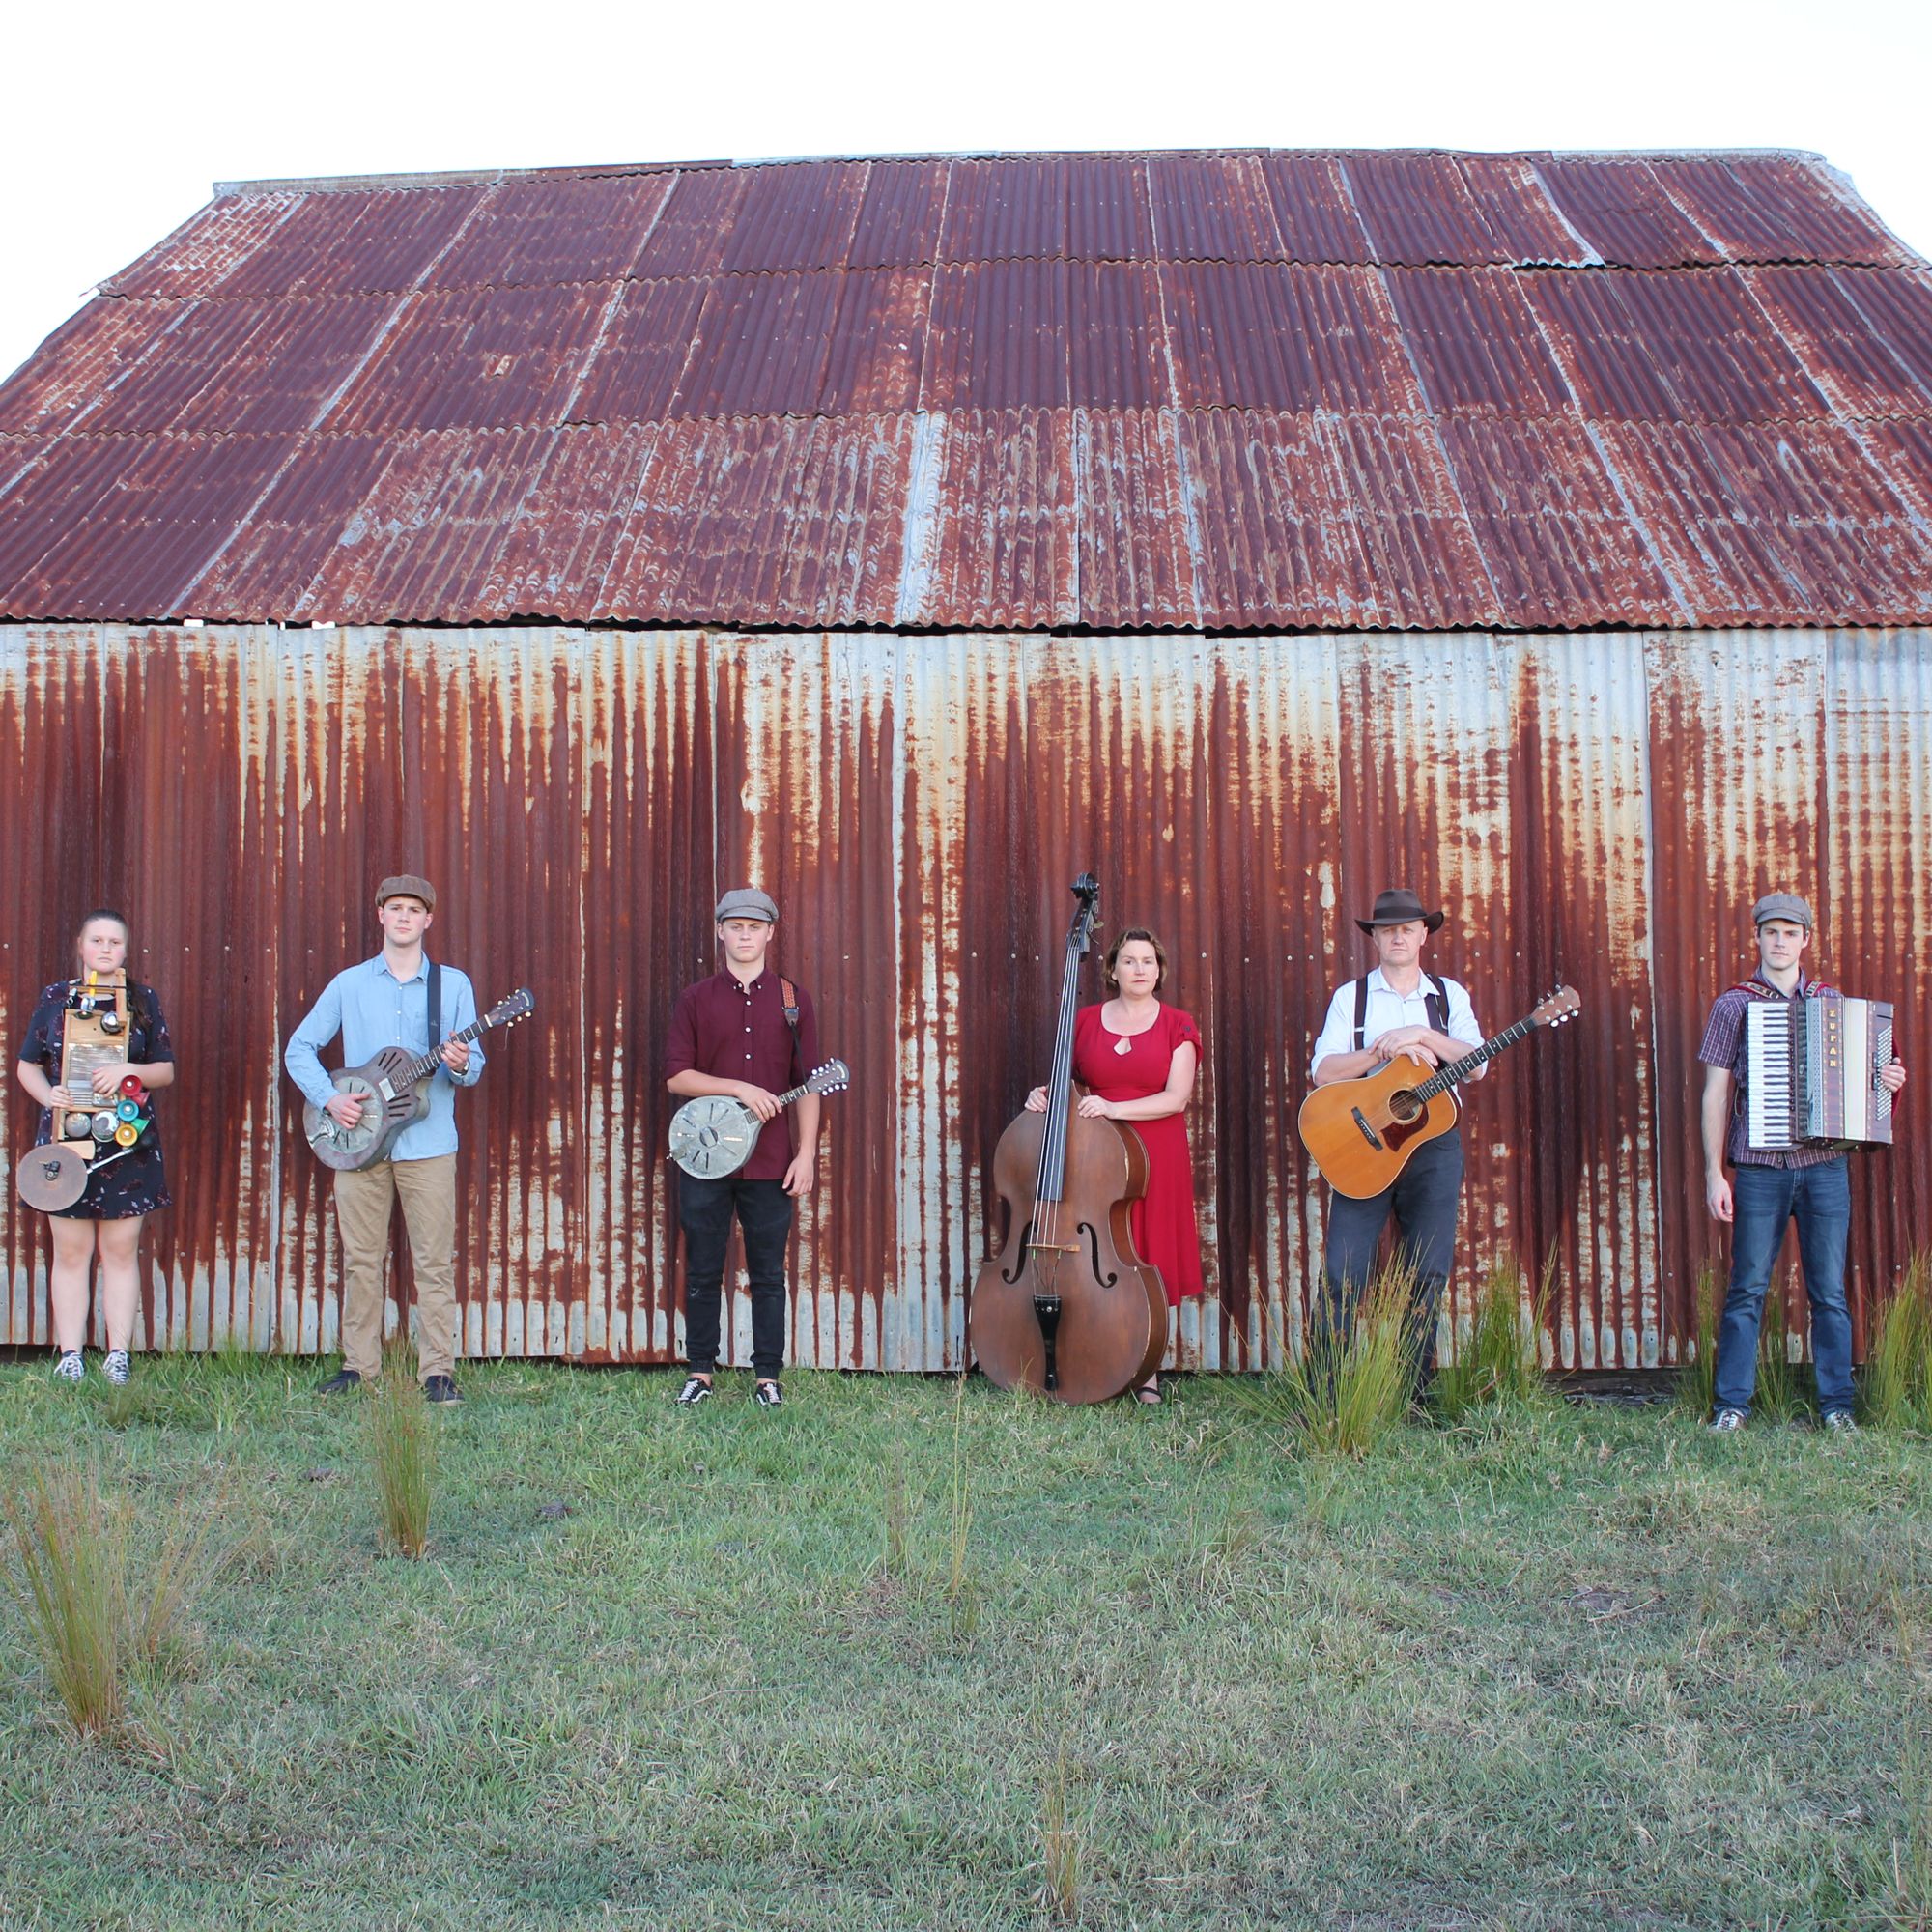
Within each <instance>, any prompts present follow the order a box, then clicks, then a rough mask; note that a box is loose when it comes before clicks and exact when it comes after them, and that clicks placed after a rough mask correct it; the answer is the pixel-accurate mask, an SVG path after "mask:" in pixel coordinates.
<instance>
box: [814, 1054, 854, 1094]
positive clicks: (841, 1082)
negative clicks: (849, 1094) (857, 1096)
mask: <svg viewBox="0 0 1932 1932" xmlns="http://www.w3.org/2000/svg"><path fill="white" fill-rule="evenodd" d="M851 1084H852V1069H851V1068H850V1067H849V1066H847V1065H845V1063H844V1062H843V1061H842V1060H828V1061H827V1062H826V1063H825V1065H823V1066H821V1067H820V1068H819V1069H818V1071H817V1072H816V1073H814V1074H812V1076H811V1077H810V1079H809V1080H808V1081H807V1082H806V1083H805V1091H806V1092H807V1093H808V1094H842V1093H843V1092H844V1091H845V1090H846V1088H848V1087H849V1086H851Z"/></svg>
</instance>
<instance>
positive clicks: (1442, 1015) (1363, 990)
mask: <svg viewBox="0 0 1932 1932" xmlns="http://www.w3.org/2000/svg"><path fill="white" fill-rule="evenodd" d="M1422 977H1423V978H1424V979H1425V980H1428V981H1429V983H1430V985H1431V986H1432V987H1433V988H1434V989H1435V990H1434V991H1433V992H1428V993H1425V994H1423V996H1422V1009H1423V1011H1424V1012H1426V1013H1427V1014H1428V1015H1429V1024H1430V1025H1431V1026H1432V1027H1434V1028H1435V1031H1436V1032H1437V1033H1447V1032H1448V1031H1449V988H1448V987H1447V986H1445V985H1444V984H1443V983H1442V981H1441V980H1438V979H1437V978H1436V977H1435V974H1434V973H1424V974H1423V976H1422ZM1368 1027H1369V976H1368V975H1367V974H1366V973H1364V974H1363V975H1362V977H1361V978H1360V979H1359V980H1356V981H1355V1051H1356V1052H1357V1053H1360V1052H1361V1050H1362V1048H1363V1046H1364V1045H1365V1044H1366V1043H1367V1042H1366V1035H1367V1033H1368Z"/></svg>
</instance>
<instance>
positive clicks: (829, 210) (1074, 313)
mask: <svg viewBox="0 0 1932 1932" xmlns="http://www.w3.org/2000/svg"><path fill="white" fill-rule="evenodd" d="M1928 417H1932V275H1928V273H1927V271H1926V269H1925V266H1924V265H1923V264H1922V263H1920V262H1918V259H1917V258H1916V257H1914V256H1912V255H1911V254H1910V253H1909V252H1908V251H1907V250H1905V249H1904V248H1902V247H1901V246H1900V245H1899V244H1898V243H1897V242H1896V241H1894V240H1893V239H1892V238H1891V237H1890V236H1889V235H1887V234H1886V232H1885V231H1884V229H1883V228H1882V227H1881V226H1880V225H1879V223H1878V222H1877V221H1876V220H1875V219H1874V217H1873V216H1872V215H1871V213H1870V212H1869V211H1868V210H1867V209H1866V208H1865V207H1864V206H1863V204H1862V203H1861V202H1860V201H1859V200H1858V198H1857V196H1856V194H1855V193H1854V192H1853V191H1852V189H1851V188H1850V186H1849V185H1848V184H1847V183H1846V182H1845V181H1844V179H1843V178H1842V177H1841V176H1839V175H1837V174H1836V173H1835V172H1834V171H1833V170H1832V169H1831V168H1830V167H1828V166H1827V165H1826V164H1825V163H1823V162H1822V161H1820V160H1818V159H1817V158H1816V157H1813V156H1800V155H1785V154H1726V155H1697V154H1692V155H1642V156H1639V155H1588V156H1581V155H1550V154H1520V155H1457V154H1449V153H1442V152H1413V153H1397V152H1374V153H1371V152H1348V153H1267V152H1257V151H1238V152H1225V153H1198V154H1176V155H1140V154H1111V155H1079V156H1039V155H1031V156H978V157H972V158H964V157H961V158H950V159H949V158H947V157H944V156H939V157H907V158H895V159H879V160H840V159H836V158H834V159H822V160H811V161H797V162H767V163H756V164H752V165H746V166H739V167H732V166H726V165H721V164H717V163H706V164H702V165H692V166H685V167H670V166H655V167H608V168H598V169H582V170H575V171H572V170H546V171H543V172H540V173H533V174H528V175H503V176H481V177H475V178H450V177H424V178H421V179H420V180H419V181H416V182H412V181H409V180H402V181H397V180H394V179H389V180H382V181H371V182H360V183H357V182H346V183H317V184H308V185H304V184H289V183H281V184H270V185H259V186H255V187H249V186H233V187H229V188H227V189H224V190H223V191H222V192H221V193H220V194H219V196H218V197H217V199H216V200H215V201H214V202H213V204H212V205H211V206H210V207H209V208H207V209H205V210H203V211H201V212H200V213H197V214H196V215H195V216H194V217H193V218H191V219H190V220H189V221H188V222H186V223H185V224H184V225H183V227H182V228H181V229H180V230H179V231H178V232H177V233H176V234H175V235H174V236H172V237H170V238H169V239H168V241H165V242H163V243H161V244H160V245H159V246H158V247H156V248H155V249H152V250H150V251H149V252H148V254H146V255H145V256H143V257H142V258H141V259H140V261H138V262H136V263H135V264H134V265H133V266H132V267H131V268H130V269H129V270H128V271H127V272H126V273H125V274H123V275H121V276H118V277H115V278H114V279H113V280H111V281H109V282H108V283H106V284H104V285H103V287H102V291H101V293H100V294H99V297H98V298H97V299H96V300H95V301H94V302H93V303H92V304H90V306H89V307H88V308H87V309H85V310H83V311H82V313H81V314H80V315H79V316H77V317H75V318H74V319H73V320H72V321H71V322H70V323H69V324H67V325H66V326H64V327H62V328H61V329H59V330H57V331H56V332H55V334H54V335H52V336H51V337H49V338H48V340H47V342H46V343H45V344H44V345H43V347H42V349H41V350H40V352H39V353H38V354H37V355H35V356H34V358H33V359H32V360H31V361H30V362H29V363H28V364H27V365H26V367H25V368H23V369H22V370H21V371H19V372H18V373H17V374H16V375H15V376H14V378H13V379H12V380H11V381H10V382H8V383H7V384H4V385H0V464H4V466H5V467H4V470H0V491H4V492H5V493H6V494H5V497H4V501H5V504H6V527H5V528H4V530H0V612H4V613H6V614H14V615H19V616H24V617H29V618H60V617H65V618H75V619H80V618H93V619H115V618H119V619H130V618H143V617H160V616H167V615H175V614H194V615H199V616H204V617H210V618H220V617H229V618H235V619H238V620H242V619H246V620H257V621H259V620H264V619H273V618H278V617H280V618H297V617H299V616H302V615H304V614H315V615H327V616H329V617H333V618H335V619H337V620H339V621H355V620H370V619H397V620H405V619H407V620H415V621H440V622H447V623H462V622H467V621H472V620H474V621H484V620H497V619H502V618H515V617H527V618H552V619H558V620H564V621H579V622H595V621H599V620H613V621H650V622H665V623H678V622H697V621H702V622H725V623H733V624H739V625H759V624H772V625H793V624H798V625H830V624H867V623H877V624H892V623H895V622H897V623H919V624H924V625H931V626H934V627H947V626H959V625H968V624H973V623H981V622H997V623H1000V624H1003V625H1020V624H1022V623H1049V624H1054V625H1059V626H1079V625H1092V624H1095V623H1104V624H1105V625H1107V626H1108V627H1110V628H1113V629H1118V630H1134V629H1193V628H1198V627H1201V626H1203V625H1206V626H1209V627H1219V626H1240V627H1276V628H1282V627H1289V628H1294V629H1300V630H1336V629H1348V628H1350V627H1353V626H1356V625H1361V624H1369V625H1375V626H1386V627H1391V628H1421V629H1428V628H1435V627H1438V626H1441V625H1443V624H1463V623H1475V622H1481V623H1486V624H1503V625H1508V624H1513V623H1520V624H1531V625H1535V626H1537V627H1539V628H1548V629H1557V628H1573V629H1577V628H1589V627H1593V626H1600V625H1603V624H1606V623H1633V622H1657V621H1664V620H1665V619H1666V618H1667V620H1668V621H1671V622H1673V623H1677V624H1691V625H1695V624H1728V623H1740V622H1747V623H1752V624H1762V625H1778V624H1786V625H1793V624H1800V625H1802V624H1816V623H1822V622H1828V621H1829V622H1844V623H1860V624H1872V623H1887V622H1909V621H1917V620H1918V619H1919V618H1920V617H1921V616H1922V615H1923V612H1924V589H1923V586H1924V585H1925V584H1926V583H1927V582H1928V581H1932V522H1928V518H1927V515H1926V505H1927V503H1928V501H1932V474H1928V471H1927V469H1926V453H1925V439H1924V438H1922V437H1920V436H1918V435H1917V434H1916V433H1915V432H1914V431H1913V430H1912V428H1911V425H1912V424H1914V423H1916V422H1918V421H1921V420H1924V419H1926V418H1928ZM1532 424H1535V425H1539V426H1540V427H1536V428H1532V427H1531V425H1532ZM687 425H693V426H691V427H687ZM634 427H635V429H636V431H637V433H633V431H634ZM509 432H527V434H510V433H509ZM1009 435H1010V436H1013V437H1015V438H1016V439H1017V440H1016V441H1015V442H1014V443H1013V444H1012V445H1011V446H1008V445H1007V444H1006V443H1005V442H1004V441H1003V440H1002V439H1004V438H1006V437H1008V436H1009ZM974 438H984V439H986V443H985V446H983V447H978V448H976V447H973V446H972V439H974ZM506 464H508V465H515V466H519V467H518V468H516V469H513V470H509V471H505V472H503V473H500V474H498V473H495V471H494V469H492V466H497V467H500V466H503V465H506ZM479 466H481V468H480V469H479ZM1519 466H1522V467H1519ZM1550 466H1556V467H1555V468H1553V469H1552V468H1551V467H1550ZM486 470H488V471H490V472H491V473H488V474H487V475H486V474H485V473H484V471H486ZM607 489H608V490H612V491H616V492H618V493H619V494H618V495H617V496H616V497H613V498H611V499H610V500H602V501H600V500H598V498H597V497H596V494H595V493H596V492H597V491H599V490H607ZM799 490H804V491H805V492H806V493H807V496H806V498H805V500H803V501H801V500H797V499H795V498H794V497H792V496H790V495H788V494H787V493H792V492H797V491H799ZM358 492H359V493H360V494H359V495H358V494H356V493H358ZM439 492H447V493H449V494H448V496H447V497H441V496H440V495H439V494H438V493H439ZM761 493H768V494H761ZM1142 519H1146V520H1149V521H1147V522H1146V523H1143V522H1142V521H1141V520H1142ZM372 533H380V540H378V537H377V536H376V535H373V534H372ZM553 543H554V544H557V545H560V546H561V554H560V555H558V554H546V552H545V549H544V547H545V546H547V545H550V544H553ZM678 545H686V546H689V545H696V547H697V548H696V551H695V552H692V553H691V554H679V553H677V552H675V551H673V550H664V549H661V548H659V547H661V546H678ZM49 599H53V600H56V602H55V603H49V602H48V601H47V600H49ZM814 599H816V600H820V601H817V602H814ZM156 600H159V601H156ZM194 600H198V601H194ZM686 600H689V601H686Z"/></svg>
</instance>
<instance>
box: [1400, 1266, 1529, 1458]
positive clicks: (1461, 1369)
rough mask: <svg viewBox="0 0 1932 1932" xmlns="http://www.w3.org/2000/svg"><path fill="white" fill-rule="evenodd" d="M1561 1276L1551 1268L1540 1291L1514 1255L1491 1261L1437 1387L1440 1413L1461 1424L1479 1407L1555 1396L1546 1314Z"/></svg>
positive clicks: (1509, 1407) (1516, 1406) (1520, 1404)
mask: <svg viewBox="0 0 1932 1932" xmlns="http://www.w3.org/2000/svg"><path fill="white" fill-rule="evenodd" d="M1555 1279H1556V1270H1555V1264H1554V1262H1553V1261H1552V1263H1551V1264H1550V1265H1549V1266H1548V1267H1547V1268H1545V1270H1544V1272H1543V1279H1542V1281H1541V1282H1540V1283H1539V1284H1538V1286H1537V1288H1536V1290H1535V1291H1534V1293H1531V1292H1530V1291H1529V1289H1528V1285H1527V1284H1526V1283H1525V1282H1524V1280H1523V1274H1522V1268H1521V1265H1520V1264H1519V1263H1518V1262H1516V1261H1515V1260H1514V1259H1508V1258H1506V1259H1499V1260H1497V1261H1494V1262H1492V1264H1490V1268H1489V1271H1488V1273H1486V1274H1485V1275H1484V1276H1483V1277H1482V1278H1481V1279H1480V1280H1479V1281H1478V1282H1477V1284H1476V1288H1475V1293H1474V1297H1473V1299H1474V1306H1473V1308H1472V1309H1471V1311H1470V1318H1469V1321H1468V1322H1467V1324H1466V1326H1464V1327H1463V1328H1462V1330H1461V1332H1459V1334H1458V1336H1457V1338H1456V1350H1455V1354H1454V1356H1453V1357H1452V1359H1451V1360H1449V1361H1448V1362H1446V1363H1444V1364H1443V1366H1442V1367H1441V1368H1440V1369H1439V1370H1438V1371H1437V1372H1436V1376H1435V1385H1434V1387H1433V1389H1432V1391H1431V1394H1432V1399H1433V1401H1434V1404H1435V1410H1436V1413H1437V1414H1439V1415H1440V1416H1442V1418H1443V1419H1444V1420H1445V1421H1449V1422H1460V1421H1462V1420H1463V1418H1464V1417H1466V1416H1469V1415H1472V1414H1474V1413H1475V1412H1476V1411H1477V1410H1479V1409H1501V1410H1515V1409H1520V1408H1523V1407H1526V1406H1534V1405H1536V1404H1538V1403H1541V1402H1547V1401H1548V1400H1549V1392H1548V1386H1547V1385H1546V1383H1545V1382H1544V1379H1543V1361H1542V1353H1541V1350H1540V1348H1539V1342H1540V1340H1541V1337H1542V1334H1543V1329H1544V1316H1545V1313H1546V1312H1547V1310H1548V1306H1549V1297H1550V1291H1551V1288H1552V1287H1553V1285H1554V1283H1555Z"/></svg>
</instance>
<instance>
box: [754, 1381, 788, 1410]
mask: <svg viewBox="0 0 1932 1932" xmlns="http://www.w3.org/2000/svg"><path fill="white" fill-rule="evenodd" d="M753 1401H755V1402H756V1403H757V1405H758V1406H759V1407H760V1408H782V1407H783V1406H785V1395H784V1390H783V1389H781V1388H780V1387H779V1385H778V1383H777V1382H760V1383H759V1384H758V1387H757V1392H756V1394H755V1395H754V1396H753Z"/></svg>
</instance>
